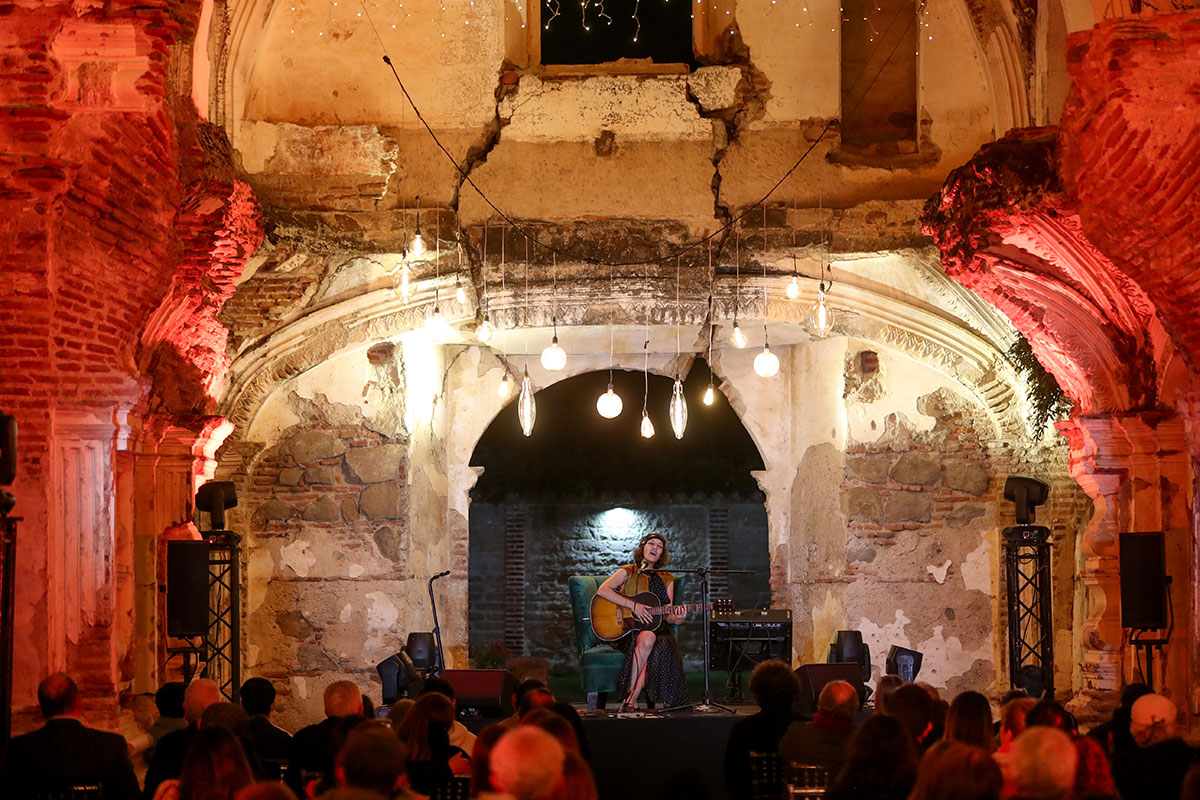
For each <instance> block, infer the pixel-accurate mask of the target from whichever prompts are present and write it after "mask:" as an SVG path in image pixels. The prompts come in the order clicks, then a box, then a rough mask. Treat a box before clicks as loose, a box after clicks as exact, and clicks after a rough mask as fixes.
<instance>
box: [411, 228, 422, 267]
mask: <svg viewBox="0 0 1200 800" xmlns="http://www.w3.org/2000/svg"><path fill="white" fill-rule="evenodd" d="M424 255H425V242H424V241H423V240H422V239H421V232H420V231H417V232H416V233H415V234H414V235H413V240H412V244H410V245H409V246H408V257H409V258H411V259H413V260H414V261H415V260H418V259H420V258H421V257H422V256H424Z"/></svg>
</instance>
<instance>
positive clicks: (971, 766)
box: [908, 695, 1004, 800]
mask: <svg viewBox="0 0 1200 800" xmlns="http://www.w3.org/2000/svg"><path fill="white" fill-rule="evenodd" d="M960 696H961V695H960ZM955 699H956V700H957V699H958V698H955ZM950 713H951V714H953V713H954V703H953V702H951V703H950ZM950 727H951V726H950V724H949V722H947V725H946V732H947V734H949V733H950ZM1003 788H1004V778H1003V777H1002V776H1001V774H1000V767H998V766H997V765H996V762H995V761H993V760H992V758H991V756H990V754H989V752H988V751H987V750H986V749H984V748H982V747H976V746H974V745H971V744H967V743H965V742H962V741H960V740H956V739H953V738H944V739H942V740H941V741H940V742H936V743H935V744H934V745H933V746H932V747H930V748H929V750H928V752H926V753H925V755H924V756H923V757H922V758H921V766H920V768H919V769H918V770H917V782H916V784H915V785H914V786H913V790H912V794H910V795H909V796H908V800H999V798H1000V793H1001V790H1002V789H1003Z"/></svg>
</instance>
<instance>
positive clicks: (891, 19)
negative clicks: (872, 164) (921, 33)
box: [842, 0, 918, 145]
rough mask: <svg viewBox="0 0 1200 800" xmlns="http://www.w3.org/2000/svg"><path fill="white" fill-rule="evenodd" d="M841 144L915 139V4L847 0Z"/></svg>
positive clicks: (902, 0) (897, 0)
mask: <svg viewBox="0 0 1200 800" xmlns="http://www.w3.org/2000/svg"><path fill="white" fill-rule="evenodd" d="M842 9H843V13H842V141H843V142H845V143H850V144H858V145H870V144H878V143H883V142H897V141H908V142H913V141H916V138H917V56H916V50H917V28H918V21H917V8H916V2H915V0H844V1H843V4H842Z"/></svg>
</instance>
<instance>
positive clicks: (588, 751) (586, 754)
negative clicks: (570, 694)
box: [546, 702, 592, 764]
mask: <svg viewBox="0 0 1200 800" xmlns="http://www.w3.org/2000/svg"><path fill="white" fill-rule="evenodd" d="M546 708H548V709H549V710H550V711H553V712H554V713H555V714H558V715H559V716H560V717H562V718H563V719H565V720H566V721H567V722H569V723H571V727H572V728H574V729H575V741H577V742H579V755H581V756H583V760H584V761H586V762H588V763H589V764H590V763H591V761H592V748H591V746H590V745H589V744H588V738H587V731H586V730H584V728H583V718H582V717H580V716H579V712H578V711H576V710H575V706H573V705H571V704H570V703H562V702H558V703H554V704H553V705H549V706H546Z"/></svg>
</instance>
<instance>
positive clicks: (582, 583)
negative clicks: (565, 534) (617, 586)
mask: <svg viewBox="0 0 1200 800" xmlns="http://www.w3.org/2000/svg"><path fill="white" fill-rule="evenodd" d="M607 579H608V576H607V575H572V576H571V577H570V578H568V579H567V588H568V589H569V590H570V592H571V616H572V617H573V618H574V620H575V644H576V646H577V647H578V650H579V671H580V673H581V674H582V677H583V691H584V692H585V693H586V694H587V696H588V697H587V699H588V708H604V704H605V702H606V701H607V698H608V693H609V692H615V691H617V677H618V676H619V675H620V674H621V664H622V663H623V662H624V661H625V655H624V654H623V653H621V652H620V651H619V650H616V649H614V648H613V647H612V646H610V645H609V644H608V643H607V642H602V641H600V640H599V639H597V638H596V634H594V633H592V620H591V616H592V611H591V606H592V597H593V596H594V595H595V594H596V590H597V589H599V588H600V584H602V583H604V581H605V580H607Z"/></svg>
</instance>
